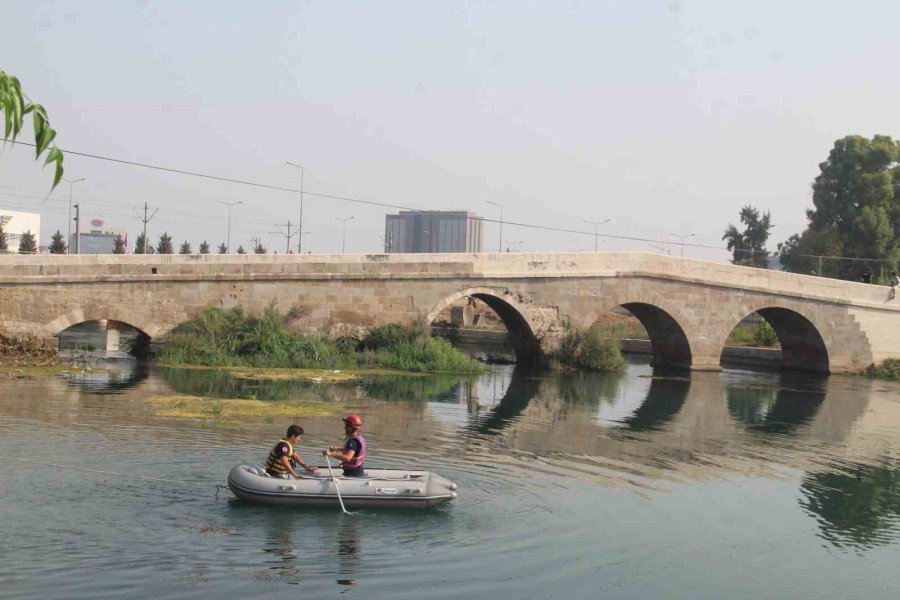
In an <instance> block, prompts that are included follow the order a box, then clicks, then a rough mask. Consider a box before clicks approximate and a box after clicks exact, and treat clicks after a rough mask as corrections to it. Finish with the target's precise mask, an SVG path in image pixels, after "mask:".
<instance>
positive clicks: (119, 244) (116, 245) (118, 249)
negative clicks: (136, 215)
mask: <svg viewBox="0 0 900 600" xmlns="http://www.w3.org/2000/svg"><path fill="white" fill-rule="evenodd" d="M113 254H125V238H123V237H122V236H121V235H117V236H116V239H114V240H113Z"/></svg>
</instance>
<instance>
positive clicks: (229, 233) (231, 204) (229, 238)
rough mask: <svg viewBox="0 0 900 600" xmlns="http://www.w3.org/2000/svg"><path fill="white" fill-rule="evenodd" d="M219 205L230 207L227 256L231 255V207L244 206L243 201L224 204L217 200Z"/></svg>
mask: <svg viewBox="0 0 900 600" xmlns="http://www.w3.org/2000/svg"><path fill="white" fill-rule="evenodd" d="M216 202H218V203H219V204H222V205H224V206H227V207H228V233H227V234H226V240H225V251H226V254H231V207H232V206H235V205H237V204H243V203H244V201H243V200H235V201H234V202H223V201H221V200H216Z"/></svg>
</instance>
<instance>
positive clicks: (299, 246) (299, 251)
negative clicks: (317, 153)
mask: <svg viewBox="0 0 900 600" xmlns="http://www.w3.org/2000/svg"><path fill="white" fill-rule="evenodd" d="M287 164H289V165H291V166H292V167H296V168H298V169H300V223H299V224H298V225H297V254H303V167H301V166H300V165H298V164H296V163H292V162H291V161H287Z"/></svg>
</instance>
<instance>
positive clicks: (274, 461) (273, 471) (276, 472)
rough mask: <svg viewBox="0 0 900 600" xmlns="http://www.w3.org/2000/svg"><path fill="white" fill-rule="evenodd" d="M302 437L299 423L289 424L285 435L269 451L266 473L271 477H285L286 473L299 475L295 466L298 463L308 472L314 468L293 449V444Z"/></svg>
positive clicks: (314, 468)
mask: <svg viewBox="0 0 900 600" xmlns="http://www.w3.org/2000/svg"><path fill="white" fill-rule="evenodd" d="M301 437H303V428H302V427H300V426H299V425H291V426H290V427H288V430H287V435H286V436H284V438H283V439H281V440H278V443H277V444H275V446H273V447H272V449H271V450H270V451H269V458H267V459H266V473H268V474H269V475H271V476H272V477H287V475H288V474H290V475H293V476H294V477H299V475H298V474H297V470H296V467H297V465H300V466H301V467H303V468H304V469H306V470H307V471H309V472H310V473H312V472H314V471H315V470H316V467H311V466H309V465H308V464H306V463H305V462H303V458H302V457H301V456H300V454H299V453H298V452H297V451H296V450H294V445H295V444H297V443H298V442H299V441H300V438H301Z"/></svg>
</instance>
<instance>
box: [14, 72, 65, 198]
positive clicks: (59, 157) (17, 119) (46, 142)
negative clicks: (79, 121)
mask: <svg viewBox="0 0 900 600" xmlns="http://www.w3.org/2000/svg"><path fill="white" fill-rule="evenodd" d="M0 112H2V113H3V122H4V127H3V141H4V143H5V142H7V141H11V142H15V141H16V138H17V137H18V136H19V133H20V132H21V131H22V127H23V126H24V124H25V117H26V116H27V115H29V114H30V115H31V121H32V123H33V124H34V145H35V159H40V158H41V155H42V154H44V152H46V153H47V156H46V157H45V158H44V166H46V165H49V164H50V163H55V164H56V171H55V173H54V175H53V188H55V187H56V186H57V185H59V182H60V180H61V179H62V176H63V153H62V151H61V150H60V149H59V148H58V147H57V146H56V144H54V143H53V140H54V138H56V130H54V129H53V128H52V127H50V119H49V117H48V116H47V111H46V110H45V109H44V107H43V106H41V105H40V104H36V103H34V102H32V101H31V100H30V99H29V98H28V96H26V95H25V94H24V93H23V92H22V84H21V83H19V80H18V79H16V78H15V77H13V76H12V75H9V74H8V73H6V72H4V71H3V69H0ZM51 189H52V188H51Z"/></svg>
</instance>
